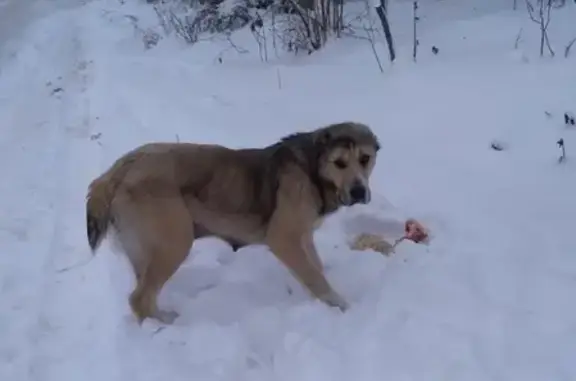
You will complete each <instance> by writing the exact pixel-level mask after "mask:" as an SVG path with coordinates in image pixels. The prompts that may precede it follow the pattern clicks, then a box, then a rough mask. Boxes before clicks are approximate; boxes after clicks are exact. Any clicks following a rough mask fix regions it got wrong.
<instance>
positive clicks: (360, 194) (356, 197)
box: [350, 184, 367, 203]
mask: <svg viewBox="0 0 576 381" xmlns="http://www.w3.org/2000/svg"><path fill="white" fill-rule="evenodd" d="M366 194H367V191H366V187H365V186H364V185H362V184H355V185H354V186H353V187H352V188H351V189H350V198H351V199H352V202H353V203H358V202H366Z"/></svg>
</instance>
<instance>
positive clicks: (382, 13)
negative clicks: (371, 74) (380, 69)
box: [376, 0, 396, 62]
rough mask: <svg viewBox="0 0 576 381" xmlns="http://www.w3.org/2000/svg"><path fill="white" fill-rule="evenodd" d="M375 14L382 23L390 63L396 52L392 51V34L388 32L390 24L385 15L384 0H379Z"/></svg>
mask: <svg viewBox="0 0 576 381" xmlns="http://www.w3.org/2000/svg"><path fill="white" fill-rule="evenodd" d="M376 13H377V14H378V17H379V18H380V22H381V23H382V28H383V29H384V36H385V37H386V43H388V52H389V53H390V62H394V60H395V59H396V52H395V51H394V41H393V39H392V32H390V24H389V23H388V16H387V15H386V13H387V12H386V0H380V5H379V6H377V7H376Z"/></svg>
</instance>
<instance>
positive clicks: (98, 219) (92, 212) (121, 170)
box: [86, 155, 137, 254]
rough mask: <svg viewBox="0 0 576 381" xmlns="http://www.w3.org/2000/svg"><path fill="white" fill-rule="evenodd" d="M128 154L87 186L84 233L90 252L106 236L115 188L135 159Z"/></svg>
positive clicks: (110, 218) (94, 250)
mask: <svg viewBox="0 0 576 381" xmlns="http://www.w3.org/2000/svg"><path fill="white" fill-rule="evenodd" d="M134 156H137V155H129V156H127V157H125V158H122V159H119V160H118V161H117V162H116V163H115V164H114V165H113V166H112V168H110V169H109V170H108V171H107V172H106V173H104V174H103V175H101V176H100V177H98V178H96V179H95V180H94V181H92V183H90V185H89V187H88V194H87V196H86V235H87V238H88V244H89V245H90V248H91V249H92V253H93V254H94V253H96V250H98V247H99V246H100V244H101V243H102V241H103V240H104V238H105V237H106V233H107V232H108V228H109V226H110V223H111V221H112V210H111V208H112V200H113V199H114V195H115V193H116V189H117V188H118V186H119V185H120V183H121V182H122V181H123V179H124V176H126V173H127V172H128V170H129V169H130V167H131V164H132V163H133V162H134V160H135V159H136V157H134Z"/></svg>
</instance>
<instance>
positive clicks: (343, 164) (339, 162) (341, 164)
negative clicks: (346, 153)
mask: <svg viewBox="0 0 576 381" xmlns="http://www.w3.org/2000/svg"><path fill="white" fill-rule="evenodd" d="M334 165H336V167H338V168H340V169H344V168H346V166H347V164H346V162H345V161H344V160H342V159H338V160H335V161H334Z"/></svg>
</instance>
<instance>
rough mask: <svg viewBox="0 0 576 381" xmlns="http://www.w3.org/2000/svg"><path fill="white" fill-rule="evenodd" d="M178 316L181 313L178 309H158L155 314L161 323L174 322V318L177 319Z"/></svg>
mask: <svg viewBox="0 0 576 381" xmlns="http://www.w3.org/2000/svg"><path fill="white" fill-rule="evenodd" d="M178 316H180V314H179V313H178V312H176V311H164V310H158V311H157V312H156V313H155V314H154V318H156V319H157V320H158V321H160V322H161V323H164V324H172V323H174V320H176V319H177V318H178Z"/></svg>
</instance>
